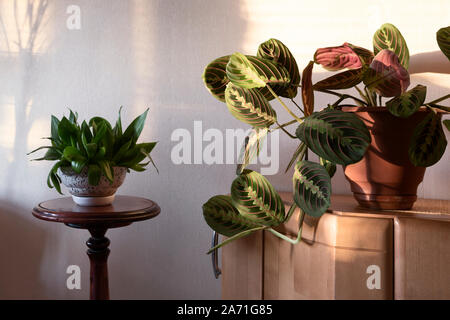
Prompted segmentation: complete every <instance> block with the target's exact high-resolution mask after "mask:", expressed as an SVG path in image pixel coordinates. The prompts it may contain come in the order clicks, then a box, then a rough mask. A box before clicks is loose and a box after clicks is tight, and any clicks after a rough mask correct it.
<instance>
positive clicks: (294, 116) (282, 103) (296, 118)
mask: <svg viewBox="0 0 450 320" xmlns="http://www.w3.org/2000/svg"><path fill="white" fill-rule="evenodd" d="M266 87H267V89H269V91H270V93H271V94H272V95H273V96H274V97H275V99H277V100H278V102H279V103H280V104H281V105H282V106H283V108H285V109H286V111H287V112H288V113H289V114H290V115H291V116H292V117H293V118H294V119H295V120H297V122H298V123H302V122H303V120H302V119H300V118H299V117H297V116H296V115H295V114H294V113H293V112H292V111H291V109H289V108H288V106H287V105H285V104H284V102H283V101H281V99H280V97H279V96H278V95H277V94H276V93H275V91H273V90H272V88H271V87H270V86H269V85H268V84H267V85H266Z"/></svg>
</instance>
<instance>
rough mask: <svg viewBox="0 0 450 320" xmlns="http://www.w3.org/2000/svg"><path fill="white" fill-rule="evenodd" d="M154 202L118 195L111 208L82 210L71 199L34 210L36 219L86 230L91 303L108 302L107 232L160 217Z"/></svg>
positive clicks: (158, 209) (63, 199)
mask: <svg viewBox="0 0 450 320" xmlns="http://www.w3.org/2000/svg"><path fill="white" fill-rule="evenodd" d="M160 211H161V209H160V208H159V206H158V204H156V203H155V202H153V201H151V200H148V199H144V198H138V197H131V196H116V199H115V200H114V202H113V204H112V205H109V206H102V207H81V206H79V205H77V204H75V203H74V202H73V200H72V198H70V197H66V198H60V199H54V200H49V201H45V202H41V203H40V204H39V205H38V206H36V207H35V208H34V209H33V215H34V216H35V217H36V218H39V219H42V220H46V221H53V222H61V223H64V224H65V225H67V226H69V227H72V228H79V229H87V230H89V232H90V234H91V237H90V238H89V240H88V241H87V242H86V245H87V246H88V248H89V249H88V250H87V255H88V256H89V260H90V264H91V273H90V298H91V300H107V299H109V286H108V265H107V260H108V255H109V252H110V250H109V249H108V247H109V244H110V242H109V239H108V238H106V237H105V234H106V231H107V230H108V229H111V228H120V227H124V226H128V225H130V224H131V223H133V222H136V221H142V220H147V219H150V218H153V217H155V216H157V215H158V214H159V212H160Z"/></svg>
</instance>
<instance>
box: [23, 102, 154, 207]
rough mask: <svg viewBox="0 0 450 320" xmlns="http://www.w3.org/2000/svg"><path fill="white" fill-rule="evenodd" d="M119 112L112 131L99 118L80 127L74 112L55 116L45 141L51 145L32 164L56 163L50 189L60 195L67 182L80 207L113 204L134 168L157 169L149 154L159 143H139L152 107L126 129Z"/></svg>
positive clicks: (51, 173) (111, 128) (51, 171)
mask: <svg viewBox="0 0 450 320" xmlns="http://www.w3.org/2000/svg"><path fill="white" fill-rule="evenodd" d="M121 109H122V108H120V110H119V117H118V119H117V121H116V123H115V125H114V127H113V126H111V124H110V123H109V122H108V120H106V119H104V118H101V117H93V118H92V119H90V120H89V122H86V121H83V122H82V123H81V125H80V124H79V123H78V114H77V113H74V112H72V110H70V115H69V117H68V118H67V117H65V116H63V117H62V118H61V119H60V120H59V119H58V118H56V117H55V116H52V117H51V136H50V137H47V138H44V139H48V140H49V141H50V142H51V145H48V146H42V147H39V148H37V149H35V150H33V151H31V152H30V153H29V154H31V153H34V152H36V151H38V150H42V149H47V152H46V153H45V154H44V156H43V157H41V158H37V159H33V160H49V161H56V163H55V164H54V165H53V167H52V168H51V170H50V172H49V174H48V178H47V185H48V187H50V188H55V189H56V190H57V191H58V192H59V193H60V194H62V192H61V183H63V184H64V185H65V186H66V187H67V189H68V190H69V193H70V194H71V195H72V198H73V200H74V201H75V202H76V203H77V204H78V205H81V206H101V205H109V204H111V203H112V202H113V201H114V195H115V192H116V190H117V188H119V187H120V185H121V184H122V183H123V181H124V179H125V175H126V173H127V172H129V171H130V169H131V170H134V171H138V172H141V171H144V170H145V167H146V166H147V165H148V164H149V163H152V164H153V165H154V162H153V160H152V158H151V156H150V153H151V151H152V150H153V148H154V147H155V145H156V142H148V143H137V140H138V138H139V136H140V134H141V132H142V129H143V127H144V124H145V119H146V117H147V113H148V109H147V110H146V111H145V112H144V113H142V114H141V115H140V116H138V117H137V118H136V119H134V120H133V122H131V124H130V125H129V126H128V127H127V128H126V129H125V130H124V131H123V130H122V120H121V116H120V112H121ZM146 158H147V159H148V161H147V162H143V161H144V160H145V159H146ZM155 168H156V167H155Z"/></svg>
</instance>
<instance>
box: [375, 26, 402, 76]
mask: <svg viewBox="0 0 450 320" xmlns="http://www.w3.org/2000/svg"><path fill="white" fill-rule="evenodd" d="M383 49H389V50H391V51H393V52H394V53H395V54H396V55H397V57H398V59H399V61H400V63H401V65H402V66H403V67H404V68H405V69H407V70H408V67H409V50H408V46H407V45H406V41H405V39H404V38H403V36H402V34H401V33H400V31H399V30H398V29H397V28H396V27H395V26H394V25H392V24H390V23H385V24H383V25H382V26H381V27H380V29H378V30H377V31H376V32H375V34H374V35H373V51H374V52H375V54H378V52H380V51H382V50H383Z"/></svg>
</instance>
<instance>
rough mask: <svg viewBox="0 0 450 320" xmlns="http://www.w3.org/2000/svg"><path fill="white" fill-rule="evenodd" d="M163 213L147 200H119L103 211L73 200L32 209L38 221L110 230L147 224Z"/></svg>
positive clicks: (55, 200) (56, 201)
mask: <svg viewBox="0 0 450 320" xmlns="http://www.w3.org/2000/svg"><path fill="white" fill-rule="evenodd" d="M160 211H161V209H160V208H159V206H158V205H157V204H156V203H155V202H153V201H151V200H148V199H144V198H139V197H131V196H119V195H118V196H116V198H115V200H114V202H113V203H112V205H109V206H100V207H82V206H79V205H77V204H76V203H75V202H73V200H72V198H71V197H65V198H59V199H53V200H49V201H44V202H41V203H40V204H39V205H37V206H36V207H35V208H34V209H33V215H34V216H35V217H36V218H39V219H42V220H47V221H54V222H62V223H65V224H72V225H79V226H81V227H82V226H83V225H85V226H86V228H87V227H89V226H91V225H93V224H106V225H108V228H113V227H115V226H116V225H118V226H121V225H123V224H129V223H131V222H135V221H141V220H147V219H150V218H153V217H155V216H157V215H158V214H159V213H160Z"/></svg>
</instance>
